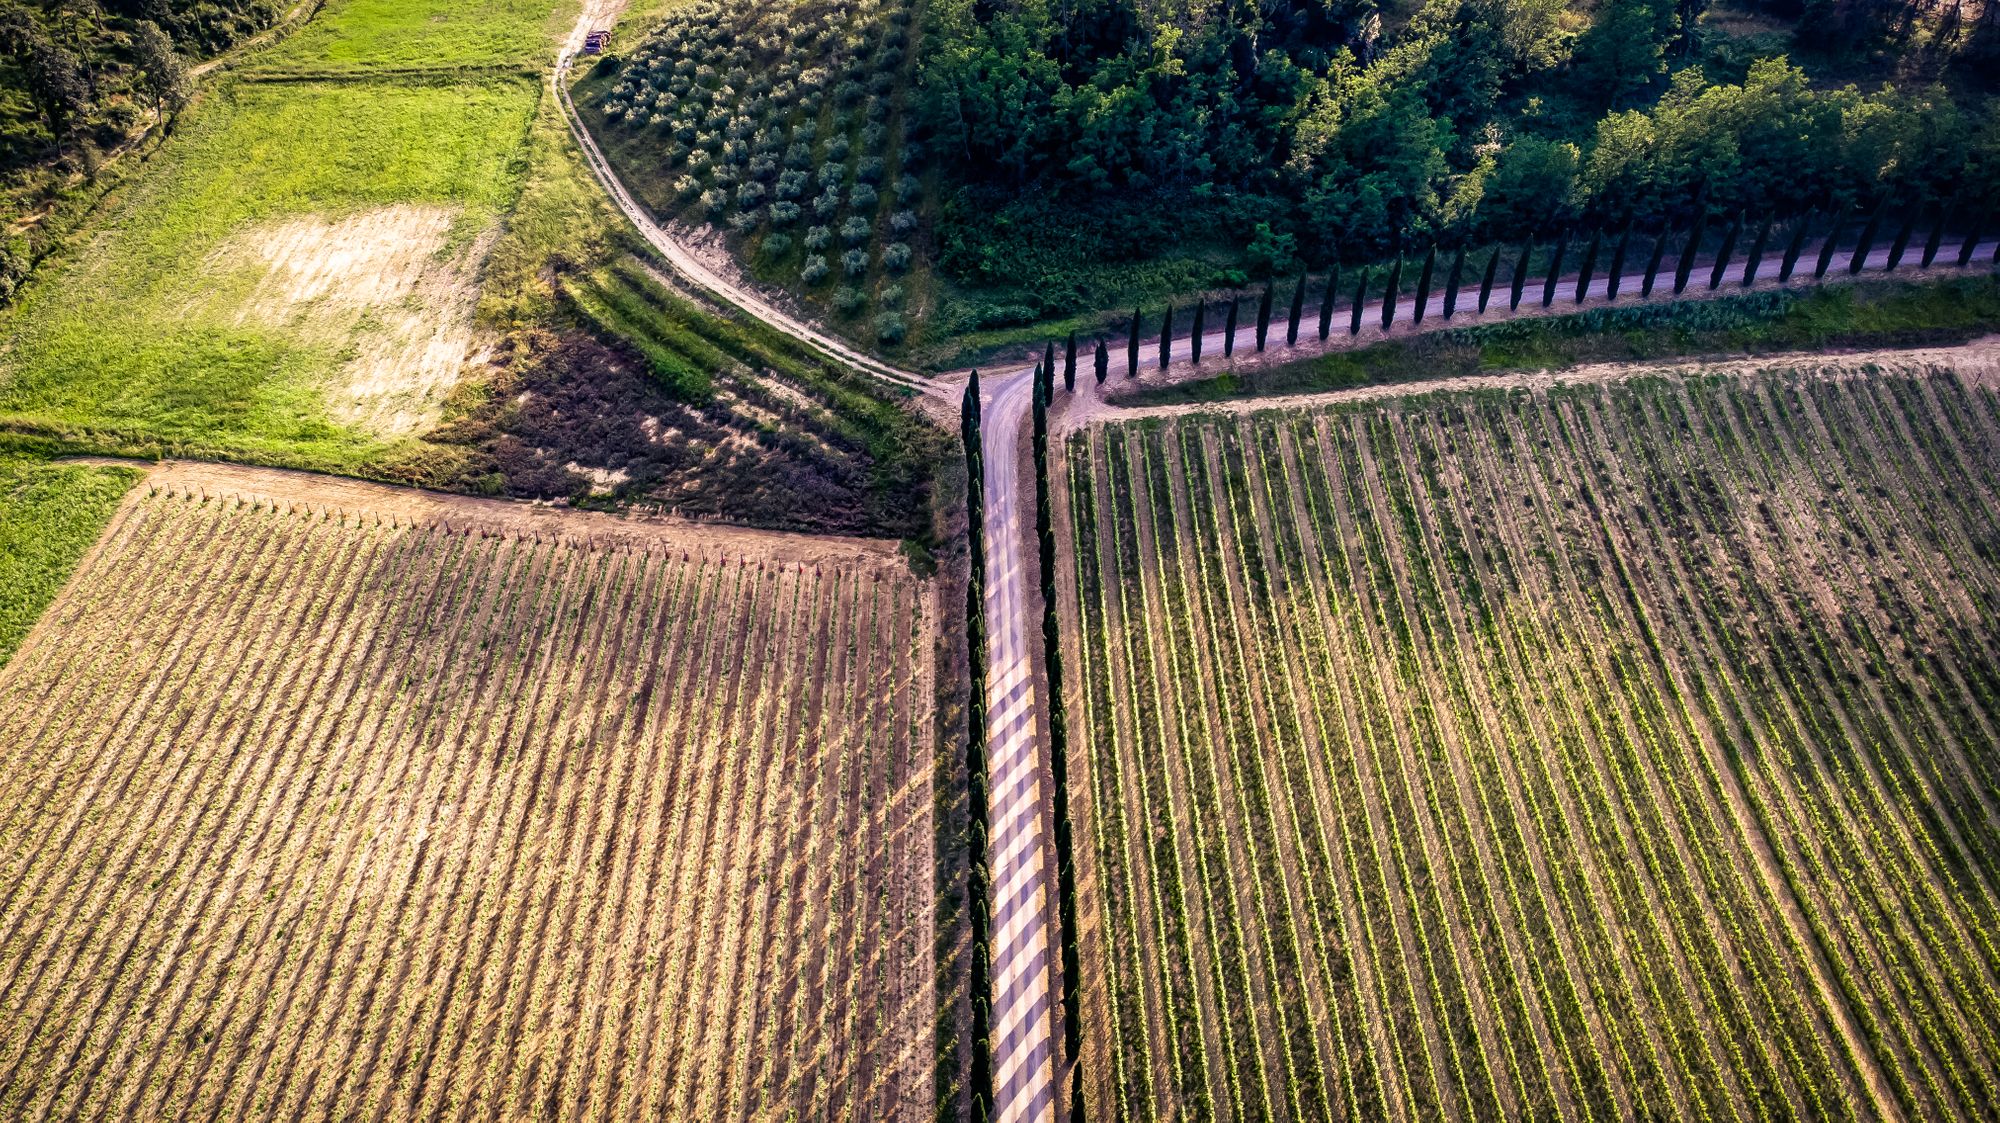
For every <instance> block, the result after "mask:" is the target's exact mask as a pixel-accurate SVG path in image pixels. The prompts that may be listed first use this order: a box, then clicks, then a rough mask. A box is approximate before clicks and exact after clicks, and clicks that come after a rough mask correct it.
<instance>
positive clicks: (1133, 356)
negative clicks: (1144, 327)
mask: <svg viewBox="0 0 2000 1123" xmlns="http://www.w3.org/2000/svg"><path fill="white" fill-rule="evenodd" d="M1125 377H1127V378H1137V377H1139V310H1138V309H1137V308H1134V309H1132V338H1130V339H1129V340H1127V341H1126V342H1125Z"/></svg>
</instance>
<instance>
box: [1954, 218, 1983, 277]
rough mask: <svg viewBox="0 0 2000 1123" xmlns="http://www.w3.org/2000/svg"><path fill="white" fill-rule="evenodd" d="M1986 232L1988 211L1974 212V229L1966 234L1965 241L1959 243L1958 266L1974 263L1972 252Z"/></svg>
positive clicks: (1961, 267) (1963, 266)
mask: <svg viewBox="0 0 2000 1123" xmlns="http://www.w3.org/2000/svg"><path fill="white" fill-rule="evenodd" d="M1985 233H1986V212H1985V211H1983V210H1980V211H1974V212H1972V229H1971V231H1969V232H1968V233H1967V234H1966V235H1965V241H1963V242H1960V243H1959V244H1958V267H1959V268H1960V269H1963V268H1965V267H1966V266H1967V265H1970V264H1972V253H1973V251H1974V250H1976V249H1978V248H1979V238H1980V236H1981V235H1983V234H1985Z"/></svg>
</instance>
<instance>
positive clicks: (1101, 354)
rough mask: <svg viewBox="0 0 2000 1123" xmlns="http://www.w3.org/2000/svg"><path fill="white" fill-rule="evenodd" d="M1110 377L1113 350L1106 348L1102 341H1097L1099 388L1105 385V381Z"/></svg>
mask: <svg viewBox="0 0 2000 1123" xmlns="http://www.w3.org/2000/svg"><path fill="white" fill-rule="evenodd" d="M1110 375H1111V349H1110V348H1109V347H1106V346H1105V345H1104V341H1103V340H1102V339H1100V340H1098V341H1097V384H1098V385H1099V386H1102V385H1104V380H1105V379H1106V378H1108V377H1110Z"/></svg>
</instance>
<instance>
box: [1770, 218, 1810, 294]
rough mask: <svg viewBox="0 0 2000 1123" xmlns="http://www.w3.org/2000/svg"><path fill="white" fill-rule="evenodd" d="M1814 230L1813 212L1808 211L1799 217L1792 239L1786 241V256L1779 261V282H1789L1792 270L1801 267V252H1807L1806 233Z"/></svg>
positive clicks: (1793, 229)
mask: <svg viewBox="0 0 2000 1123" xmlns="http://www.w3.org/2000/svg"><path fill="white" fill-rule="evenodd" d="M1811 232H1812V212H1811V211H1807V212H1806V213H1804V214H1802V215H1800V216H1799V218H1798V225H1797V226H1795V227H1793V228H1792V240H1791V241H1789V242H1787V243H1785V256H1784V259H1783V260H1782V261H1780V262H1779V263H1778V283H1779V284H1781V285H1782V284H1787V283H1789V282H1790V281H1791V279H1792V270H1794V269H1797V268H1798V267H1799V254H1801V253H1804V252H1805V248H1806V235H1807V234H1809V233H1811Z"/></svg>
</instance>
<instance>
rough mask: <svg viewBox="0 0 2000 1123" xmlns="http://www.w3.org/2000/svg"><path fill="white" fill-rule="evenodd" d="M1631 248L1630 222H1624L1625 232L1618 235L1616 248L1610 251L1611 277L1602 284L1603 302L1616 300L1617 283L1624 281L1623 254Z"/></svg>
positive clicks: (1628, 220) (1627, 220)
mask: <svg viewBox="0 0 2000 1123" xmlns="http://www.w3.org/2000/svg"><path fill="white" fill-rule="evenodd" d="M1631 248H1632V220H1631V219H1629V218H1628V219H1626V220H1625V230H1624V232H1623V233H1621V234H1619V235H1618V248H1616V249H1614V250H1612V251H1611V276H1610V277H1609V278H1608V279H1606V281H1605V282H1604V301H1605V303H1607V304H1609V303H1610V302H1612V301H1614V300H1617V299H1618V283H1619V282H1620V281H1622V280H1624V279H1625V254H1626V251H1628V250H1630V249H1631Z"/></svg>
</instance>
